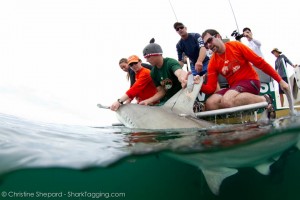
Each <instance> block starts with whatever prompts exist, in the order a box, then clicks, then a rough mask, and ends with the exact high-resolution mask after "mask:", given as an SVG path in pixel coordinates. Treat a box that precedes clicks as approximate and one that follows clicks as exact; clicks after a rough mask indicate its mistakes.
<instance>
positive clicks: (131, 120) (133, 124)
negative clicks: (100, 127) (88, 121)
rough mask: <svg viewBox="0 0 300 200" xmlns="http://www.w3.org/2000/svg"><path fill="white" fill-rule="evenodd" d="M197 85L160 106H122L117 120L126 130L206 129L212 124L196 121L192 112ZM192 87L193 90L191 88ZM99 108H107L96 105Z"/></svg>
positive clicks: (198, 89) (189, 87)
mask: <svg viewBox="0 0 300 200" xmlns="http://www.w3.org/2000/svg"><path fill="white" fill-rule="evenodd" d="M202 83H203V78H201V79H200V83H199V84H193V85H188V87H187V88H183V89H181V90H180V91H178V92H177V93H176V94H175V95H174V96H172V97H171V98H170V99H169V100H168V101H167V102H166V103H165V104H164V105H162V106H145V105H139V104H124V105H121V106H120V108H119V109H118V110H117V111H116V116H117V118H118V120H119V121H120V122H121V123H122V124H124V125H125V126H126V127H127V128H137V129H184V128H207V127H211V126H213V125H214V124H213V123H211V122H208V121H205V120H201V119H198V118H197V117H196V115H195V113H194V112H193V106H194V102H195V100H196V98H197V96H198V94H199V91H200V88H201V86H202ZM191 87H193V88H191ZM97 106H98V107H100V108H109V107H105V106H102V105H101V104H98V105H97Z"/></svg>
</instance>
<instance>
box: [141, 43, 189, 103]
mask: <svg viewBox="0 0 300 200" xmlns="http://www.w3.org/2000/svg"><path fill="white" fill-rule="evenodd" d="M162 54H163V51H162V48H161V46H160V45H159V44H157V43H155V40H154V38H153V39H151V40H150V44H148V45H146V47H145V48H144V50H143V55H144V58H146V60H147V62H149V63H150V64H151V65H152V66H153V68H152V70H151V78H152V80H153V81H154V84H155V86H156V88H157V91H158V92H157V93H156V94H155V95H154V96H152V97H150V98H148V99H146V100H144V101H141V102H140V104H142V105H149V104H151V103H153V102H156V101H158V100H159V101H160V105H162V104H164V103H165V102H166V101H167V100H168V99H170V98H171V97H172V96H173V95H175V94H176V93H177V92H178V91H179V90H181V88H182V87H185V86H186V84H187V72H186V71H184V70H182V68H181V66H180V64H179V62H178V61H177V60H175V59H173V58H164V57H163V56H162Z"/></svg>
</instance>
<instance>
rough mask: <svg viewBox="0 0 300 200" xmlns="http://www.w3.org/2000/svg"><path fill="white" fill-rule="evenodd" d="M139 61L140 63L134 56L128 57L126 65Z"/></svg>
mask: <svg viewBox="0 0 300 200" xmlns="http://www.w3.org/2000/svg"><path fill="white" fill-rule="evenodd" d="M139 61H140V58H139V57H138V56H136V55H132V56H129V58H128V59H127V63H128V65H130V63H136V62H139Z"/></svg>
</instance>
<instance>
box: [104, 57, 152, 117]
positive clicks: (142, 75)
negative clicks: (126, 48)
mask: <svg viewBox="0 0 300 200" xmlns="http://www.w3.org/2000/svg"><path fill="white" fill-rule="evenodd" d="M127 62H128V65H129V66H130V68H131V69H132V70H133V71H134V72H135V83H134V84H133V85H132V87H131V88H130V89H129V90H127V92H126V93H125V94H124V95H123V96H122V97H120V98H119V99H118V100H117V101H116V102H114V103H113V104H112V105H111V106H110V109H111V110H113V111H116V110H117V109H118V108H119V107H120V105H121V104H123V102H125V101H127V100H128V99H134V98H136V100H137V103H139V102H141V101H143V100H145V99H148V98H150V97H152V96H153V95H155V94H156V93H157V89H156V86H155V85H154V82H153V80H152V78H151V76H150V70H149V69H147V68H144V67H142V62H141V59H139V57H138V56H136V55H132V56H130V57H129V58H128V61H127ZM156 103H158V102H155V103H154V104H156Z"/></svg>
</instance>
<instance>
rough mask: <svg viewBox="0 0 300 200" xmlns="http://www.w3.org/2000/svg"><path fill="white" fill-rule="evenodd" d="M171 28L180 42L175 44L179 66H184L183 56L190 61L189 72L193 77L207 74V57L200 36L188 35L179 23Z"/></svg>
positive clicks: (195, 34)
mask: <svg viewBox="0 0 300 200" xmlns="http://www.w3.org/2000/svg"><path fill="white" fill-rule="evenodd" d="M173 27H174V29H175V31H176V33H177V34H178V35H179V36H180V40H179V41H178V42H177V44H176V51H177V56H178V61H179V64H180V65H181V66H183V65H184V56H183V54H184V55H185V56H187V57H188V58H189V59H190V67H191V69H190V70H191V71H192V73H193V75H194V76H196V75H200V76H203V75H204V74H206V72H207V66H208V63H209V57H208V55H207V51H206V48H205V47H204V42H203V39H202V37H201V35H200V34H199V33H188V32H187V27H186V26H184V24H183V23H181V22H175V23H174V25H173Z"/></svg>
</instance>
